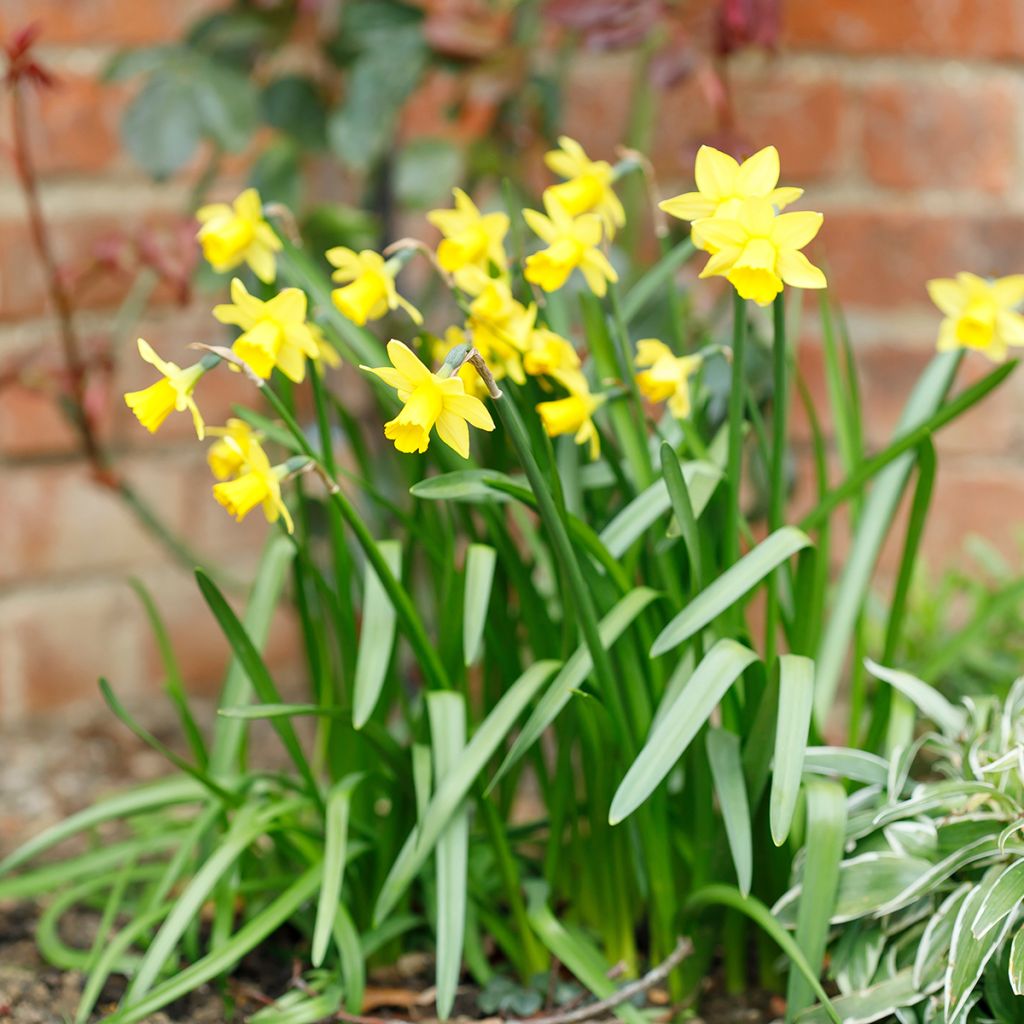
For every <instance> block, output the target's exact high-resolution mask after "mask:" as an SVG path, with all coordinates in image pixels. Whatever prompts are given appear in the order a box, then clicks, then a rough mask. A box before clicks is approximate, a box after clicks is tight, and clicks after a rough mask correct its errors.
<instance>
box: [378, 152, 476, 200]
mask: <svg viewBox="0 0 1024 1024" xmlns="http://www.w3.org/2000/svg"><path fill="white" fill-rule="evenodd" d="M462 165H463V150H462V148H461V147H459V146H456V145H454V144H453V143H452V142H450V141H448V140H447V139H426V138H424V139H410V140H409V141H408V142H407V143H406V144H405V145H404V146H402V148H401V149H400V150H399V152H398V157H397V160H396V164H395V197H396V198H397V199H398V201H399V203H401V205H402V207H403V208H406V209H414V210H415V209H420V210H426V209H429V208H430V207H432V206H446V205H448V204H449V203H450V202H451V184H452V182H455V181H462V180H463V179H464V178H465V174H464V172H463V166H462Z"/></svg>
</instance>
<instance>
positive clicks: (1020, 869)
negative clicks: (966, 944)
mask: <svg viewBox="0 0 1024 1024" xmlns="http://www.w3.org/2000/svg"><path fill="white" fill-rule="evenodd" d="M1022 900H1024V860H1017V861H1014V862H1013V863H1012V864H1010V865H1009V866H1008V867H1007V868H1006V869H1005V870H1004V871H1003V872H1002V874H1000V875H999V876H998V877H997V878H996V880H995V882H994V883H993V885H992V888H991V889H989V891H988V892H987V893H986V895H985V900H984V902H983V903H982V904H981V906H980V907H979V908H978V916H977V917H975V919H974V921H973V922H972V924H971V934H972V935H973V936H974V937H975V938H976V939H983V938H984V937H985V935H986V933H987V932H988V931H989V929H991V928H994V927H995V926H996V925H997V924H999V922H1000V921H1002V920H1003V918H1004V917H1006V916H1007V914H1012V913H1013V912H1014V911H1015V910H1016V909H1017V907H1019V906H1020V904H1021V901H1022Z"/></svg>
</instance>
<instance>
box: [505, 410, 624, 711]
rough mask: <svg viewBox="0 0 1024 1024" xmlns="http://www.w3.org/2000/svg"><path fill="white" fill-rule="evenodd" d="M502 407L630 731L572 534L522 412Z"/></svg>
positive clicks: (602, 675)
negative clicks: (531, 443) (548, 481)
mask: <svg viewBox="0 0 1024 1024" xmlns="http://www.w3.org/2000/svg"><path fill="white" fill-rule="evenodd" d="M495 404H496V405H497V407H498V414H499V415H500V417H501V421H502V423H503V424H504V426H505V429H506V430H507V431H508V434H509V438H510V439H511V441H512V445H513V447H514V448H515V449H516V453H517V454H518V456H519V461H520V462H521V463H522V465H523V469H525V470H526V476H527V479H528V480H529V481H530V486H531V487H532V489H533V493H534V495H535V496H536V499H537V511H538V512H539V513H540V518H541V522H543V524H544V527H545V529H546V530H547V533H548V538H549V540H550V542H551V546H552V548H554V551H555V556H556V557H557V559H558V561H559V563H560V565H561V567H562V572H563V575H564V576H565V579H566V581H567V582H568V584H569V589H570V591H571V592H572V597H573V602H574V604H575V605H576V618H577V620H578V622H579V625H580V629H581V631H582V633H583V639H584V642H585V643H586V645H587V649H588V650H589V651H590V657H591V660H592V661H593V665H594V676H595V677H596V679H597V682H598V686H599V687H600V690H601V693H602V695H603V696H604V698H605V700H607V701H608V705H609V712H610V713H611V716H612V719H613V721H615V722H616V723H618V724H619V726H620V727H621V728H623V729H626V730H628V725H627V721H628V720H627V717H626V713H625V708H624V706H623V703H622V695H621V694H620V693H619V688H618V683H617V681H616V679H615V675H614V672H613V671H612V662H611V658H609V656H608V652H607V651H606V650H605V648H604V644H602V643H601V635H600V632H599V630H598V625H597V623H598V618H597V609H596V608H595V606H594V598H593V595H592V594H591V592H590V589H589V588H588V587H587V585H586V583H585V582H584V580H583V573H582V571H581V569H580V565H579V562H578V561H577V559H576V554H575V552H574V551H573V547H572V543H571V541H570V540H569V534H568V531H567V530H566V527H565V523H564V522H563V520H562V517H561V516H560V515H559V514H558V509H557V507H556V506H555V500H554V498H553V497H552V495H551V490H550V488H549V487H548V483H547V481H546V480H545V479H544V474H543V473H541V470H540V466H539V465H538V464H537V460H536V458H534V455H533V449H532V448H531V446H530V440H529V436H528V435H527V433H526V427H525V426H524V424H523V420H522V417H521V416H520V415H519V410H518V409H517V408H516V405H515V402H514V401H513V400H512V398H511V396H510V395H509V394H508V393H506V394H504V395H503V396H502V397H501V398H500V399H498V401H497V402H496V403H495Z"/></svg>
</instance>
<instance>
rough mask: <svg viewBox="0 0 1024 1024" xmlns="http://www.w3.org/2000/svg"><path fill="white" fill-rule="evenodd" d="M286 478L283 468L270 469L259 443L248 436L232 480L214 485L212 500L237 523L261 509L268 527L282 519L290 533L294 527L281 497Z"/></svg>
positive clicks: (270, 466)
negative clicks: (222, 507)
mask: <svg viewBox="0 0 1024 1024" xmlns="http://www.w3.org/2000/svg"><path fill="white" fill-rule="evenodd" d="M287 475H288V466H287V464H286V463H281V464H280V465H278V466H272V465H271V464H270V459H268V458H267V453H266V452H265V451H264V450H263V448H262V447H261V445H260V444H259V442H258V441H256V440H255V438H254V437H252V436H250V437H249V439H248V442H247V445H246V449H245V453H244V458H243V460H242V461H241V463H240V464H239V465H238V466H237V468H236V469H235V471H234V478H233V479H231V480H223V481H221V482H220V483H218V484H214V485H213V496H214V498H216V499H217V501H218V502H219V503H220V504H221V505H223V506H224V508H226V509H227V511H228V513H229V514H230V515H233V516H234V517H235V519H236V520H237V521H238V522H241V521H242V520H243V519H244V518H245V517H246V516H247V515H248V514H249V513H250V512H251V511H252V510H253V509H254V508H255V507H256V506H257V505H262V506H263V514H264V515H265V516H266V517H267V522H268V523H276V522H277V520H278V519H284V524H285V527H286V528H287V530H288V532H289V533H292V532H293V531H294V529H295V525H294V524H293V522H292V517H291V515H290V513H289V512H288V506H287V505H285V503H284V500H283V499H282V497H281V481H282V480H283V479H284V477H286V476H287Z"/></svg>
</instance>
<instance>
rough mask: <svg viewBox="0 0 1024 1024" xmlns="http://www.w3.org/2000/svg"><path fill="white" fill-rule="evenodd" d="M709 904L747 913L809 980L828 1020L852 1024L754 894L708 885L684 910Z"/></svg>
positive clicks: (792, 942)
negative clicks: (841, 1013) (834, 1005)
mask: <svg viewBox="0 0 1024 1024" xmlns="http://www.w3.org/2000/svg"><path fill="white" fill-rule="evenodd" d="M709 906H724V907H729V908H731V909H732V910H738V911H739V912H740V913H741V914H745V915H746V916H747V917H749V918H750V920H751V921H753V922H754V923H755V924H756V925H757V926H758V927H759V928H760V929H761V931H763V932H764V933H765V934H766V935H767V936H768V937H769V938H770V939H771V940H772V941H773V942H774V943H775V944H776V945H777V946H778V947H779V949H781V950H782V952H783V953H785V954H786V956H788V957H789V959H790V961H791V962H792V964H793V966H794V967H795V968H796V969H797V970H798V971H799V972H800V973H801V974H802V975H803V976H804V977H805V978H806V979H807V984H808V985H810V986H811V991H813V992H814V994H815V995H816V996H817V997H818V999H819V1000H820V1001H821V1003H822V1008H823V1010H824V1012H825V1013H826V1014H827V1015H828V1016H827V1019H829V1020H832V1021H834V1022H835V1024H849V1022H848V1021H847V1019H846V1018H845V1017H842V1018H841V1017H840V1016H839V1014H838V1013H837V1012H836V1010H835V1009H834V1007H833V1005H832V1002H831V1000H830V999H829V997H828V993H827V992H826V991H825V990H824V988H822V986H821V982H820V981H819V980H818V972H817V971H816V970H815V969H814V968H813V967H812V966H811V965H810V964H809V963H808V962H807V957H805V956H804V954H803V950H801V949H800V947H799V946H798V945H797V944H796V942H795V940H794V939H793V936H792V935H790V934H789V932H787V931H786V929H785V928H783V927H782V925H780V924H779V922H778V921H776V920H775V918H774V917H773V916H772V912H771V911H770V910H769V909H768V908H767V907H766V906H765V905H764V904H763V903H762V902H761V901H760V900H759V899H757V897H755V896H744V895H743V894H742V893H741V892H739V891H738V890H737V889H734V888H733V887H732V886H730V885H705V886H703V887H702V888H700V889H698V890H697V891H696V892H694V893H692V894H691V896H690V898H689V899H688V900H687V901H686V906H685V909H686V910H687V911H689V912H695V911H698V910H702V909H703V908H705V907H709Z"/></svg>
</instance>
